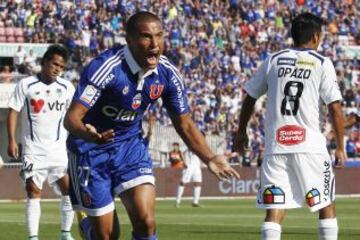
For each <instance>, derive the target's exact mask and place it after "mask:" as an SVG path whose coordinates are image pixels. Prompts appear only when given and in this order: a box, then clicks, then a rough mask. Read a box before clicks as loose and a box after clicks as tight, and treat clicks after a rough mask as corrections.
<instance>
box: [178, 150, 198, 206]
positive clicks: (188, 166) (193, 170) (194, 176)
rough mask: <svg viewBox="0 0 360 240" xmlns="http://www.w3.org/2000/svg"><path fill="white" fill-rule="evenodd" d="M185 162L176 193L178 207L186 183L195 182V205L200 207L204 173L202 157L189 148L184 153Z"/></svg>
mask: <svg viewBox="0 0 360 240" xmlns="http://www.w3.org/2000/svg"><path fill="white" fill-rule="evenodd" d="M184 157H185V164H184V169H183V170H182V176H181V180H180V184H179V186H178V189H177V194H176V205H175V206H176V207H180V203H181V198H182V195H183V193H184V190H185V184H187V183H193V184H194V190H193V201H192V206H193V207H200V204H199V200H200V194H201V182H202V173H201V162H200V159H199V158H198V157H197V156H196V154H195V153H193V152H192V151H190V150H189V149H188V150H187V151H186V152H185V154H184Z"/></svg>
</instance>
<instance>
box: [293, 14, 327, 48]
mask: <svg viewBox="0 0 360 240" xmlns="http://www.w3.org/2000/svg"><path fill="white" fill-rule="evenodd" d="M325 24H326V22H325V21H324V20H323V19H322V18H320V17H317V16H315V15H313V14H311V13H302V14H300V15H298V16H297V17H295V18H294V19H293V21H292V23H291V37H292V39H293V41H294V44H295V46H299V45H302V44H306V43H308V42H310V41H311V38H312V37H313V36H314V35H315V34H316V33H321V27H322V26H323V25H325Z"/></svg>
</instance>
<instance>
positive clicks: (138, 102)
mask: <svg viewBox="0 0 360 240" xmlns="http://www.w3.org/2000/svg"><path fill="white" fill-rule="evenodd" d="M140 105H141V93H138V94H136V95H135V97H134V98H133V101H132V104H131V107H132V108H133V109H134V110H136V109H138V108H139V107H140Z"/></svg>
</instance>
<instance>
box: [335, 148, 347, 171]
mask: <svg viewBox="0 0 360 240" xmlns="http://www.w3.org/2000/svg"><path fill="white" fill-rule="evenodd" d="M345 161H346V153H345V151H344V149H336V151H335V163H334V167H335V168H343V167H344V165H345Z"/></svg>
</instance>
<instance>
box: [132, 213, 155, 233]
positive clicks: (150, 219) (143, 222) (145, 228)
mask: <svg viewBox="0 0 360 240" xmlns="http://www.w3.org/2000/svg"><path fill="white" fill-rule="evenodd" d="M155 228H156V223H155V217H154V216H151V215H147V216H144V217H143V218H139V219H138V220H137V221H136V223H135V226H134V229H135V232H136V233H140V234H147V235H152V234H154V233H155Z"/></svg>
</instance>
